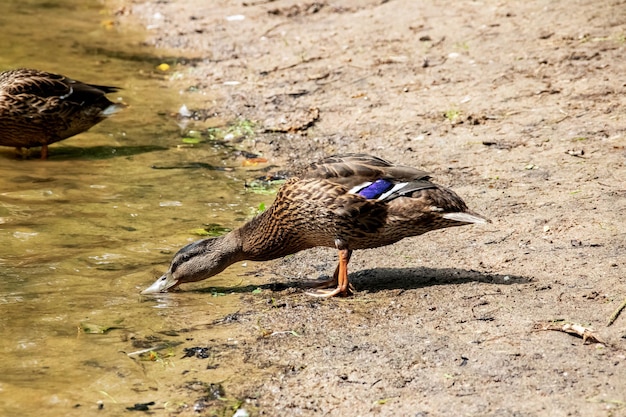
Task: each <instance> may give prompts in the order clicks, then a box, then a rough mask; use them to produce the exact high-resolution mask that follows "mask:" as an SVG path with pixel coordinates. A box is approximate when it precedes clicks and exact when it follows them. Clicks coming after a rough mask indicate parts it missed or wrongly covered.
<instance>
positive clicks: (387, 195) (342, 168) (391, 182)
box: [302, 154, 436, 201]
mask: <svg viewBox="0 0 626 417" xmlns="http://www.w3.org/2000/svg"><path fill="white" fill-rule="evenodd" d="M302 177H303V178H311V179H313V178H315V179H321V180H326V181H328V182H331V183H334V184H338V185H341V186H343V187H345V188H346V189H347V192H348V193H349V194H357V195H360V196H362V197H365V198H367V199H368V200H379V201H388V200H392V199H394V198H397V197H401V196H404V195H411V194H412V193H413V192H415V191H418V190H422V189H427V188H435V187H436V186H435V184H433V183H432V182H430V181H429V179H430V176H429V175H428V173H427V172H425V171H422V170H419V169H416V168H413V167H409V166H404V165H395V164H393V163H391V162H389V161H386V160H384V159H382V158H378V157H376V156H372V155H367V154H345V155H333V156H330V157H328V158H325V159H323V160H321V161H319V162H315V163H313V164H311V165H310V166H309V167H308V169H307V170H306V172H305V173H304V174H303V175H302Z"/></svg>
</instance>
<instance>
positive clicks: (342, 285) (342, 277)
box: [307, 249, 352, 298]
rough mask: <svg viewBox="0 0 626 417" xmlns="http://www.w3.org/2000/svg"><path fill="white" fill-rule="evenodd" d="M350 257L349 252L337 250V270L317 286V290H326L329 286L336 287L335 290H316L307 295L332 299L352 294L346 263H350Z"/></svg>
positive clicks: (350, 252)
mask: <svg viewBox="0 0 626 417" xmlns="http://www.w3.org/2000/svg"><path fill="white" fill-rule="evenodd" d="M351 256H352V251H351V250H349V249H339V265H337V268H336V269H335V273H334V274H333V278H332V279H329V280H327V281H323V282H321V283H319V285H318V286H317V287H318V288H328V287H330V286H333V285H337V287H336V288H335V289H332V290H331V289H318V290H315V291H314V292H308V293H307V294H308V295H311V296H313V297H323V298H329V297H334V296H335V295H339V294H340V295H342V296H346V295H349V294H352V285H350V281H348V262H350V257H351Z"/></svg>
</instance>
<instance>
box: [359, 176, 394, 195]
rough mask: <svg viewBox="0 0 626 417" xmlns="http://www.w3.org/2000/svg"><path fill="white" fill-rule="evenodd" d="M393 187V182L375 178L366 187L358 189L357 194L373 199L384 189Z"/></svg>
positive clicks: (384, 190)
mask: <svg viewBox="0 0 626 417" xmlns="http://www.w3.org/2000/svg"><path fill="white" fill-rule="evenodd" d="M391 187H393V183H392V182H391V181H387V180H383V179H380V180H376V181H374V182H373V183H371V184H370V185H368V186H367V187H365V188H363V189H362V190H361V191H359V195H360V196H362V197H365V198H367V199H374V198H378V197H380V196H381V194H383V193H384V192H386V191H389V189H390V188H391Z"/></svg>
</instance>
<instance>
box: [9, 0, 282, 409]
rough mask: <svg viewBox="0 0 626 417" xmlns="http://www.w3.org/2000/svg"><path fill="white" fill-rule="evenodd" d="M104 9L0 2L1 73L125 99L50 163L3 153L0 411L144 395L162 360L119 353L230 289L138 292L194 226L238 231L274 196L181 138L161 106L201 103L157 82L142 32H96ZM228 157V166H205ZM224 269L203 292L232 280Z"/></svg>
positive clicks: (208, 316)
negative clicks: (74, 82)
mask: <svg viewBox="0 0 626 417" xmlns="http://www.w3.org/2000/svg"><path fill="white" fill-rule="evenodd" d="M57 4H58V5H57ZM110 13H111V10H110V9H107V8H106V6H105V4H103V3H100V2H97V1H90V2H83V1H79V0H71V1H70V0H64V1H61V2H55V3H53V2H49V1H44V0H41V1H27V2H24V1H21V0H20V1H14V0H11V1H6V0H5V1H3V2H1V4H0V16H1V17H0V25H2V27H3V36H2V37H1V38H0V50H2V51H3V53H2V54H0V70H4V69H9V68H14V67H20V66H26V67H34V68H40V69H44V70H48V71H52V72H58V73H63V74H65V75H68V76H70V77H72V78H76V79H79V80H82V81H86V82H92V83H98V84H105V85H117V86H120V87H122V88H123V90H122V91H120V92H119V93H116V94H112V95H111V96H110V97H111V98H112V99H120V100H123V101H124V102H126V103H127V104H129V107H128V108H127V109H125V110H124V111H123V112H122V113H120V114H118V115H116V116H115V117H113V118H111V119H109V120H106V121H104V122H102V123H101V124H99V125H97V126H95V127H94V128H92V129H91V130H90V131H88V132H85V133H82V134H80V135H78V136H76V137H74V138H71V139H68V140H66V141H62V142H59V143H57V144H54V145H52V146H51V147H50V159H49V160H48V161H40V160H38V159H37V154H38V150H34V151H33V157H32V158H30V159H26V160H22V159H19V158H16V156H15V155H14V151H13V150H12V149H11V148H6V147H1V148H0V329H1V334H2V337H1V338H0V353H1V354H2V362H1V364H0V415H6V416H10V415H22V416H24V415H34V414H37V415H39V416H48V415H50V416H58V415H85V414H91V413H98V412H100V411H99V410H98V409H97V406H96V404H97V401H103V402H104V403H106V404H107V407H106V408H105V411H103V412H106V411H107V410H108V411H112V410H116V409H115V407H114V406H113V408H111V406H110V404H118V409H117V411H116V412H121V411H123V408H120V407H121V405H122V404H123V405H124V406H125V405H132V403H134V402H141V401H143V400H149V399H150V398H146V397H150V396H146V395H144V394H143V393H145V392H148V393H151V392H152V391H151V390H154V388H155V384H154V382H153V381H154V379H155V378H158V372H159V370H158V369H159V367H158V366H157V367H155V366H144V363H143V362H141V361H140V360H139V359H138V358H139V355H128V353H132V351H133V350H135V351H139V350H141V348H139V347H134V345H133V343H131V342H132V341H133V340H137V339H141V338H145V337H146V336H148V335H150V334H153V333H154V332H158V331H160V330H167V329H175V328H177V327H179V326H181V323H184V322H185V321H186V320H188V319H189V317H193V316H194V314H195V315H197V314H198V311H201V312H202V315H201V320H200V321H201V322H204V323H209V322H211V321H212V320H214V319H216V318H218V317H222V316H223V315H225V314H227V313H228V312H230V311H232V310H233V309H234V308H235V304H236V303H237V300H238V297H237V296H236V295H227V296H225V297H210V296H208V295H207V294H194V293H182V294H176V295H175V296H171V295H163V296H160V297H156V298H147V297H140V296H139V291H140V290H141V289H142V288H144V287H145V286H147V285H149V284H150V283H152V281H153V280H154V279H155V278H156V277H157V276H158V274H159V273H160V272H162V271H163V270H164V269H165V268H166V267H167V264H168V262H169V260H170V258H171V256H172V253H173V252H174V251H176V249H177V248H179V247H180V246H182V245H183V244H184V243H186V242H188V241H190V240H193V239H198V237H197V236H194V234H193V233H191V232H190V231H191V230H192V229H198V228H201V227H203V225H205V224H208V223H217V224H220V225H224V226H227V227H236V226H237V225H239V224H240V223H241V222H242V221H243V220H244V219H246V218H248V217H250V216H251V214H252V213H253V211H254V207H257V206H258V204H259V202H261V201H266V202H267V201H268V200H271V197H267V196H258V195H254V194H250V193H246V192H245V191H244V187H243V181H244V180H245V179H246V178H250V176H251V174H250V173H245V172H242V171H241V170H240V169H237V163H236V162H235V161H234V159H232V158H228V157H227V156H229V154H230V151H229V150H228V149H226V148H225V147H223V146H219V145H215V144H207V143H204V144H199V145H196V146H194V147H180V146H179V145H181V133H180V128H179V126H178V125H177V123H176V122H175V120H174V119H173V118H171V117H170V116H169V114H170V113H172V112H175V111H176V110H177V109H178V108H179V107H180V106H181V104H188V105H189V104H192V103H193V102H194V101H197V100H205V99H206V98H198V97H194V96H193V93H189V94H184V93H183V94H181V93H180V92H179V91H173V89H172V88H168V86H169V85H170V84H168V83H167V81H166V78H167V77H168V76H169V75H167V74H161V73H159V72H158V70H156V69H155V63H157V62H158V59H157V58H155V57H154V56H152V55H151V54H152V53H153V51H150V50H148V51H145V50H140V48H139V47H137V46H136V45H139V42H140V40H141V36H142V33H140V32H138V33H127V32H126V33H124V32H120V31H118V29H116V28H115V27H113V28H111V27H108V26H107V24H106V22H107V20H108V19H110ZM103 22H105V23H104V24H103ZM44 23H45V24H44ZM198 162H200V163H201V164H197V163H198ZM203 164H208V165H203ZM228 165H231V166H233V167H235V169H233V170H214V169H210V166H217V167H224V166H228ZM155 166H156V167H160V168H172V169H154V167H155ZM181 167H184V168H181ZM234 271H235V272H236V271H237V267H235V268H234ZM235 272H232V273H231V274H230V275H229V274H228V272H227V273H225V274H223V277H222V276H220V278H218V279H217V280H215V281H213V282H212V283H208V282H207V287H208V286H210V285H223V286H226V287H227V286H229V285H232V282H233V279H232V277H233V275H234V274H235ZM236 281H240V279H239V278H238V279H237V280H236ZM108 327H113V329H111V330H109V331H107V332H105V333H95V334H90V333H89V332H90V331H94V329H95V330H96V331H97V330H100V329H104V328H108ZM86 329H87V331H86ZM154 343H156V345H155V346H157V345H158V343H157V342H154ZM148 347H152V346H148ZM149 364H150V365H153V363H149ZM223 372H227V371H223ZM152 399H154V395H152Z"/></svg>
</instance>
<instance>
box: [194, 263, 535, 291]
mask: <svg viewBox="0 0 626 417" xmlns="http://www.w3.org/2000/svg"><path fill="white" fill-rule="evenodd" d="M326 278H328V277H320V280H323V279H326ZM531 281H532V278H530V277H523V276H519V275H501V274H490V273H486V272H479V271H474V270H467V269H460V268H428V267H418V268H372V269H364V270H361V271H356V272H354V273H351V274H350V282H351V283H352V284H353V285H354V286H355V288H356V290H357V292H358V291H368V292H374V293H375V292H379V291H386V290H413V289H417V288H424V287H430V286H434V285H453V284H465V283H469V282H482V283H488V284H496V285H511V284H526V283H529V282H531ZM308 282H311V281H308ZM303 284H304V281H301V280H297V281H296V280H293V281H286V282H285V281H283V282H273V283H268V284H262V285H244V286H235V287H209V288H200V289H197V290H193V292H201V293H204V292H209V293H216V292H217V293H223V292H224V293H226V292H228V293H249V292H252V291H255V290H258V289H262V290H271V291H284V290H287V289H290V288H305V286H304V285H303Z"/></svg>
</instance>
